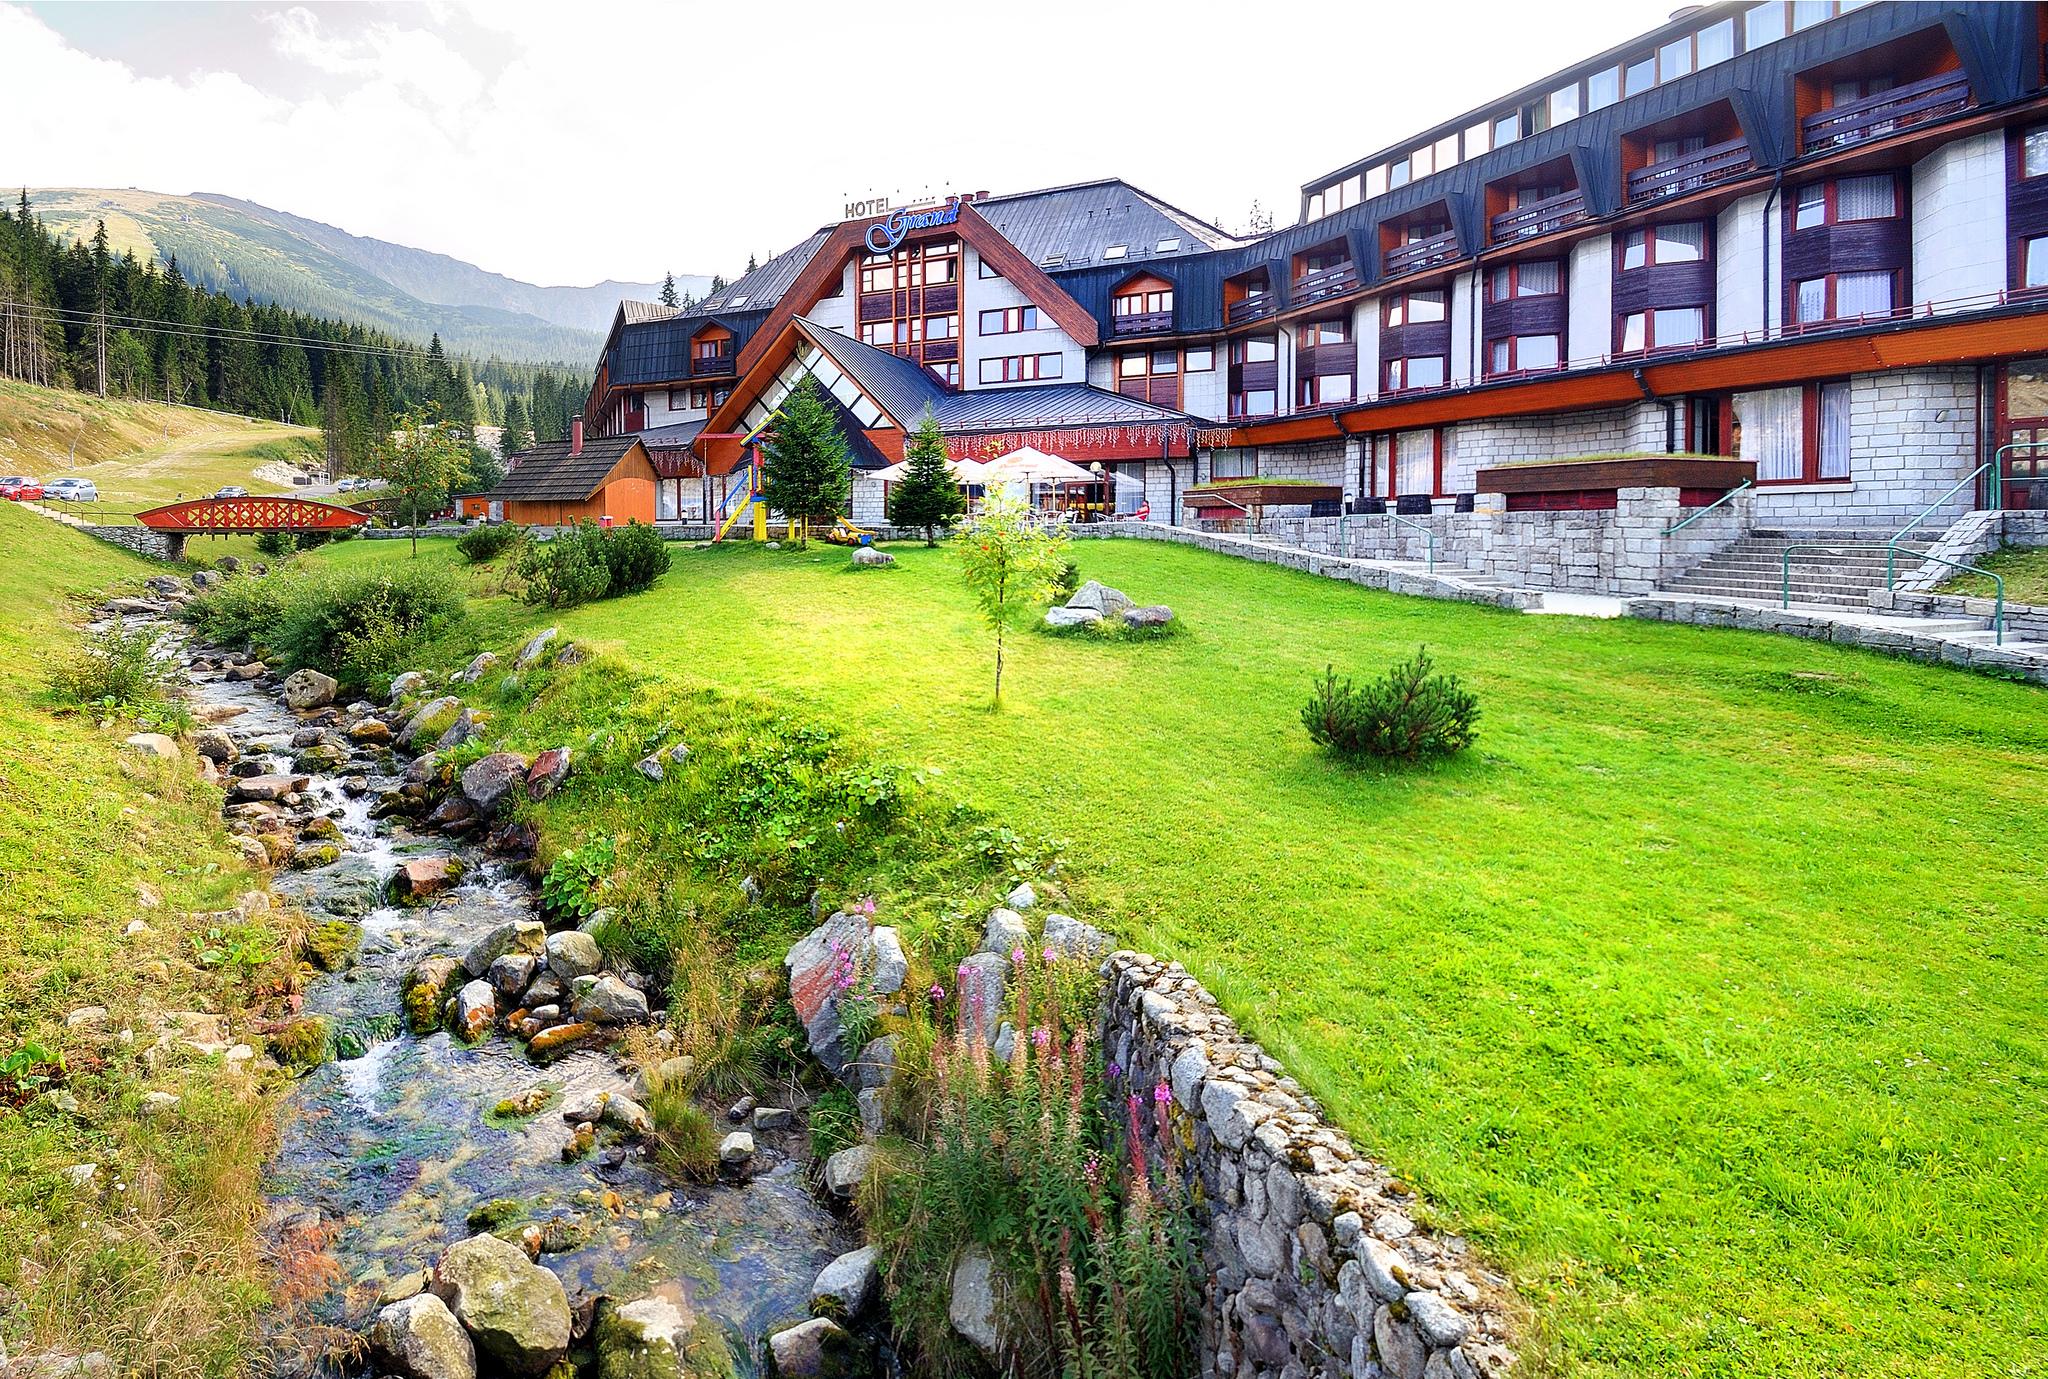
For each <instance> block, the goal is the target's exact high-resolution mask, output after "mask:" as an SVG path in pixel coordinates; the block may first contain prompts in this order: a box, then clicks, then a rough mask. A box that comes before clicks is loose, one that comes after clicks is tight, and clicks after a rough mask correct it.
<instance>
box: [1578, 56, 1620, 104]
mask: <svg viewBox="0 0 2048 1379" xmlns="http://www.w3.org/2000/svg"><path fill="white" fill-rule="evenodd" d="M1620 99H1621V69H1620V68H1619V67H1607V68H1603V69H1602V70H1600V71H1598V72H1595V73H1593V74H1592V75H1591V76H1589V77H1587V78H1586V109H1588V110H1605V109H1606V108H1607V107H1608V106H1610V105H1613V104H1614V103H1615V102H1616V101H1618V100H1620Z"/></svg>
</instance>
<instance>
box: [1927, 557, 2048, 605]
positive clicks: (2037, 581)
mask: <svg viewBox="0 0 2048 1379" xmlns="http://www.w3.org/2000/svg"><path fill="white" fill-rule="evenodd" d="M1975 563H1976V564H1978V565H1982V566H1983V567H1984V568H1985V569H1987V570H1989V571H1991V572H1992V573H1993V574H1995V575H2001V576H2003V577H2004V579H2005V597H2006V601H2007V602H2008V603H2032V604H2048V547H2039V546H2035V547H2021V546H2007V547H2005V548H2004V549H2003V550H1999V551H1994V552H1993V553H1992V554H1990V555H1987V556H1983V557H1981V558H1979V559H1978V560H1977V561H1976V562H1975ZM1941 592H1942V593H1944V594H1972V595H1976V596H1978V597H1980V598H1987V599H1988V598H1990V597H1991V596H1992V595H1993V594H1994V593H1996V592H1997V586H1995V585H1994V584H1992V582H1991V581H1990V580H1988V579H1986V578H1984V577H1983V576H1982V575H1958V576H1957V577H1956V578H1954V579H1952V580H1950V581H1948V583H1946V584H1944V585H1942V586H1941Z"/></svg>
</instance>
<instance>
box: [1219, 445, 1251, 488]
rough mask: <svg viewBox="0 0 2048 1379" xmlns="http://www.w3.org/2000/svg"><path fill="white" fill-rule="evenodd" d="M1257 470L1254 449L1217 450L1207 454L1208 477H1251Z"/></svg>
mask: <svg viewBox="0 0 2048 1379" xmlns="http://www.w3.org/2000/svg"><path fill="white" fill-rule="evenodd" d="M1258 472H1259V452H1258V451H1256V450H1217V451H1213V452H1211V454H1210V456H1209V479H1210V481H1211V482H1214V481H1215V480H1217V479H1251V478H1256V477H1257V475H1258Z"/></svg>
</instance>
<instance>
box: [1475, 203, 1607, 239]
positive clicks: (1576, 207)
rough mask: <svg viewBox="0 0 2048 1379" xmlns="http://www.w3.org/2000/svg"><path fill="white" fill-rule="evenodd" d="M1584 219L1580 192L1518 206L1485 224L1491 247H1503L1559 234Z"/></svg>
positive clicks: (1584, 214)
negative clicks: (1521, 240) (1553, 232)
mask: <svg viewBox="0 0 2048 1379" xmlns="http://www.w3.org/2000/svg"><path fill="white" fill-rule="evenodd" d="M1585 218H1586V197H1585V194H1584V193H1583V192H1579V191H1568V192H1565V193H1564V194H1562V195H1560V196H1551V197H1545V198H1544V199H1543V200H1541V201H1532V202H1530V203H1529V204H1528V205H1526V206H1517V207H1516V208H1515V209H1514V210H1512V211H1503V212H1502V213H1501V214H1499V215H1497V216H1495V217H1494V218H1493V219H1492V220H1491V221H1489V222H1488V229H1489V232H1490V233H1491V235H1492V239H1491V240H1490V241H1489V242H1490V243H1493V244H1506V243H1509V242H1510V241H1512V240H1518V239H1532V238H1534V237H1535V236H1537V235H1547V234H1549V233H1550V232H1551V231H1553V230H1562V229H1563V228H1564V227H1565V226H1567V225H1576V224H1578V223H1579V222H1580V221H1582V220H1584V219H1585Z"/></svg>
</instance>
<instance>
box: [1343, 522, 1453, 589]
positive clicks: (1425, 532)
mask: <svg viewBox="0 0 2048 1379" xmlns="http://www.w3.org/2000/svg"><path fill="white" fill-rule="evenodd" d="M1374 515H1375V514H1373V513H1369V512H1343V513H1339V514H1337V547H1338V549H1339V550H1341V551H1342V552H1343V554H1344V558H1345V559H1346V560H1350V559H1352V558H1353V557H1352V554H1351V519H1352V518H1354V517H1371V516H1374ZM1377 515H1378V516H1380V517H1384V518H1386V519H1387V524H1388V525H1389V526H1392V525H1394V524H1396V523H1398V524H1400V525H1401V526H1404V527H1413V528H1415V530H1417V531H1419V532H1421V533H1422V539H1423V543H1424V544H1423V548H1422V568H1423V569H1425V570H1427V571H1428V572H1429V573H1431V574H1435V573H1436V530H1435V528H1433V527H1427V526H1424V525H1423V524H1422V523H1420V522H1417V521H1416V520H1415V519H1413V518H1412V517H1402V516H1400V515H1399V514H1397V513H1395V512H1393V511H1392V510H1389V511H1387V512H1382V513H1379V514H1377Z"/></svg>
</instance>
